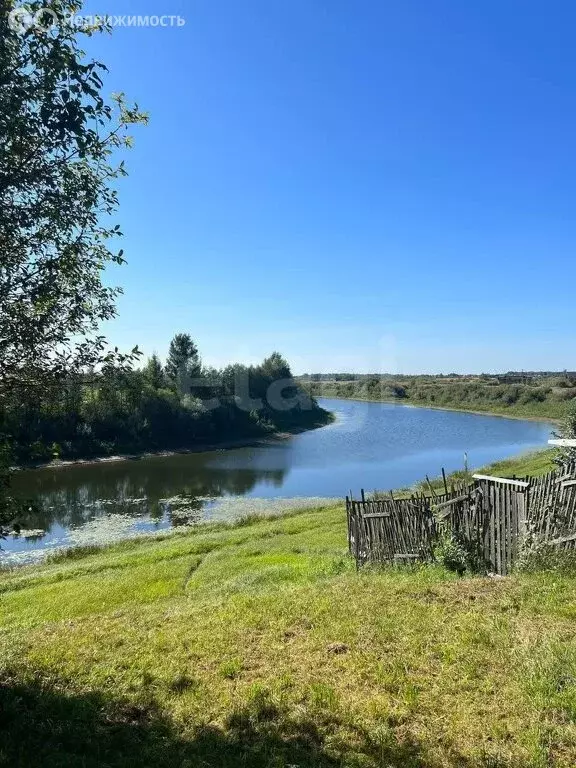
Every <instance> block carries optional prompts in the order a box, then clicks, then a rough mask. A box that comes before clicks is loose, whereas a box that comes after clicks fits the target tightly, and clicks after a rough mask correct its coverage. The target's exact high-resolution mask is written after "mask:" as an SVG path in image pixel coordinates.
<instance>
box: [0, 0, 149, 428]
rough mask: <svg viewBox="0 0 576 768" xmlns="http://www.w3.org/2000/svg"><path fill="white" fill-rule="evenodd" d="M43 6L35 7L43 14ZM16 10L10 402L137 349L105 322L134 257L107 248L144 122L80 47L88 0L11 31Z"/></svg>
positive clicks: (6, 214)
mask: <svg viewBox="0 0 576 768" xmlns="http://www.w3.org/2000/svg"><path fill="white" fill-rule="evenodd" d="M45 5H46V3H44V2H38V1H37V0H34V1H33V2H31V3H29V4H28V6H27V8H28V10H29V11H30V13H31V14H32V15H34V14H37V13H40V16H37V17H36V18H39V19H41V18H42V7H43V6H45ZM12 6H13V4H12V2H10V1H9V0H0V407H4V404H5V403H6V402H7V401H8V400H10V399H12V400H14V399H16V400H17V399H18V397H20V396H21V394H22V393H23V392H25V393H31V392H32V393H33V392H35V391H36V392H38V391H42V390H45V389H46V387H47V386H50V385H54V384H57V383H58V382H60V381H62V380H63V377H64V376H66V377H69V376H70V375H71V374H74V373H78V372H80V371H82V370H84V369H85V368H86V367H88V366H96V365H104V367H106V366H108V367H110V366H115V365H117V364H119V365H121V366H130V364H131V362H132V361H133V360H134V359H135V357H136V356H137V354H138V351H137V348H135V349H134V350H132V353H130V354H128V355H122V354H120V353H119V352H118V350H114V352H109V351H108V349H107V345H106V341H105V339H104V337H103V336H101V335H99V334H98V328H99V325H100V323H101V322H102V321H104V320H108V319H110V318H111V317H113V316H114V315H115V313H116V309H115V299H116V297H117V295H118V294H119V293H120V289H118V288H112V287H109V286H107V285H106V284H105V283H104V282H103V279H102V274H103V271H104V269H105V268H106V266H107V265H109V264H122V263H124V257H123V252H122V251H121V250H120V251H113V250H111V249H110V247H109V243H110V239H111V238H113V237H115V236H117V235H120V234H121V232H120V226H119V225H118V224H112V223H111V222H109V219H108V217H109V216H110V215H112V214H113V213H114V212H115V211H116V208H117V203H118V199H117V192H116V189H115V186H114V184H115V182H116V180H117V179H118V178H120V177H122V176H124V175H126V171H125V168H124V163H123V162H122V161H120V162H119V161H118V160H117V153H118V152H119V150H121V149H122V148H124V147H129V146H130V145H131V138H130V136H129V135H128V130H129V127H130V126H131V125H134V124H136V123H145V122H146V116H145V115H144V114H143V113H142V112H140V111H139V109H138V107H137V106H129V105H128V104H127V103H126V100H125V98H124V96H123V95H122V94H119V95H117V96H116V97H114V99H113V101H112V103H110V104H109V103H107V102H106V101H105V100H104V99H103V97H102V95H101V91H102V88H103V82H102V79H101V75H102V73H103V72H105V71H106V67H105V66H104V65H103V64H102V63H100V62H97V61H93V60H89V59H87V58H86V57H85V54H84V53H83V51H82V50H81V49H80V47H79V44H78V39H79V37H80V36H81V35H82V34H88V35H91V34H93V33H94V32H96V31H98V30H97V29H96V28H91V29H87V28H85V29H78V28H77V27H75V26H73V25H71V24H68V23H65V22H64V18H65V16H66V15H69V14H72V13H75V12H77V11H78V10H79V4H78V2H75V1H74V0H53V2H51V3H50V11H49V13H50V17H51V20H52V19H53V18H55V17H58V18H59V19H62V23H59V24H55V25H54V26H51V27H50V29H49V30H46V29H42V28H39V27H38V26H34V25H32V26H31V27H30V28H29V29H27V30H25V29H17V28H12V27H13V24H12V23H11V17H10V16H9V12H10V10H11V9H12ZM44 13H48V12H47V11H44ZM53 14H54V15H55V16H54V15H53ZM5 437H6V438H7V439H9V436H5Z"/></svg>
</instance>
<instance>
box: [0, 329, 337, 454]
mask: <svg viewBox="0 0 576 768" xmlns="http://www.w3.org/2000/svg"><path fill="white" fill-rule="evenodd" d="M330 419H331V415H330V414H329V413H328V412H327V411H325V410H323V409H322V408H320V407H319V406H318V404H317V403H316V401H315V399H314V398H313V397H311V396H310V395H309V394H308V393H306V392H305V391H304V390H303V389H302V388H301V387H300V386H299V385H298V384H297V383H296V382H295V381H294V379H293V378H292V373H291V371H290V366H289V365H288V363H287V362H286V360H285V359H284V358H283V357H282V356H281V355H280V354H278V353H274V354H272V355H270V357H268V358H266V359H265V360H264V361H263V362H262V363H261V364H260V365H256V366H244V365H229V366H227V367H226V368H224V369H222V370H215V369H210V368H206V367H205V366H203V365H202V362H201V360H200V357H199V355H198V350H197V348H196V345H195V344H194V342H193V341H192V339H191V338H190V336H189V335H188V334H177V335H176V336H175V337H174V339H173V340H172V343H171V345H170V352H169V355H168V359H167V360H166V363H165V364H164V365H163V364H162V363H161V361H160V360H159V359H158V357H157V356H156V355H153V356H152V357H151V358H150V359H149V360H148V361H147V363H146V365H144V366H143V367H142V368H140V369H131V370H109V371H106V372H91V373H86V374H85V375H84V376H82V377H76V378H74V379H70V380H66V381H62V382H61V383H60V384H59V385H58V386H57V387H51V388H50V389H49V390H47V391H45V393H44V394H43V396H42V397H41V398H38V397H37V396H36V397H35V398H34V399H32V398H29V399H27V400H22V399H20V400H19V401H13V402H9V403H7V405H6V407H5V408H4V409H3V411H2V413H1V414H0V433H2V434H4V435H10V438H11V443H12V445H11V448H12V451H13V455H14V457H15V459H16V460H17V461H18V462H34V461H43V460H49V459H53V458H63V459H65V458H76V457H90V456H106V455H113V454H116V453H137V452H142V451H155V450H167V449H178V448H190V447H194V446H195V445H201V444H216V443H219V442H225V441H229V440H235V439H242V438H250V437H252V436H258V435H263V434H266V433H272V432H276V431H281V430H286V431H289V430H293V429H307V428H311V427H314V426H319V425H321V424H325V423H327V422H328V421H330Z"/></svg>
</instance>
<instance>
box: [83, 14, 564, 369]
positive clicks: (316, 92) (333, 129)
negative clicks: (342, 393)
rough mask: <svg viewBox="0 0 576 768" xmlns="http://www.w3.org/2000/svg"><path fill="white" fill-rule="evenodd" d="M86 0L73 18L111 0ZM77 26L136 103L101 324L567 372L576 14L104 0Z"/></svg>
mask: <svg viewBox="0 0 576 768" xmlns="http://www.w3.org/2000/svg"><path fill="white" fill-rule="evenodd" d="M109 10H110V9H108V8H105V7H101V6H100V5H98V3H97V2H96V0H91V1H90V3H88V4H87V5H86V8H85V12H90V11H92V12H99V13H105V12H107V11H109ZM113 11H114V13H115V14H122V13H139V14H147V13H149V14H161V13H166V14H180V15H182V16H183V17H185V19H186V24H185V25H184V26H183V27H174V28H165V29H161V28H149V29H143V28H123V27H118V28H116V30H115V31H114V34H113V35H112V36H111V37H108V36H98V37H96V38H94V39H92V40H91V41H89V50H90V53H91V54H93V55H95V56H96V57H97V58H100V59H101V60H102V61H104V62H105V63H106V64H107V65H108V67H109V68H110V70H111V72H110V76H109V77H108V79H107V82H106V88H107V90H110V91H111V90H123V91H125V92H126V93H127V95H128V96H129V97H130V98H131V99H135V100H136V101H138V103H139V105H140V106H141V107H143V108H144V109H146V110H147V111H148V112H149V113H150V118H151V121H150V125H149V127H148V128H145V129H138V130H137V131H136V144H135V148H134V150H133V151H132V152H130V153H129V154H128V156H127V158H126V161H127V166H128V169H129V172H130V177H129V178H128V179H127V180H125V181H123V182H122V185H121V208H120V211H119V214H118V221H119V222H120V223H121V225H122V229H123V231H124V233H125V238H124V242H123V243H122V247H124V249H125V252H126V256H127V258H128V262H129V263H128V265H127V266H125V267H123V268H122V269H121V270H118V271H114V272H113V273H110V279H111V280H113V281H114V282H117V283H119V284H121V285H122V286H123V287H124V290H125V295H124V297H123V298H122V299H121V301H120V303H119V311H120V315H119V317H118V319H116V320H115V321H114V322H112V323H110V324H109V325H108V326H107V327H106V332H107V334H108V336H109V338H110V340H111V341H112V342H113V343H115V344H118V345H119V346H121V347H127V346H130V345H133V344H135V343H138V344H139V345H140V346H141V348H142V349H143V350H144V351H145V352H146V353H151V352H152V351H153V350H156V351H158V352H159V353H160V354H161V355H164V354H165V352H166V349H167V346H168V342H169V340H170V337H171V336H172V335H173V333H175V332H177V331H188V332H190V333H191V334H192V336H193V337H194V338H195V339H196V340H197V342H198V344H199V346H200V350H201V353H202V355H203V357H204V359H205V360H206V362H207V363H209V364H213V365H222V364H225V363H226V362H228V361H230V360H241V361H246V362H253V361H257V360H259V359H261V358H262V357H263V356H264V355H265V354H267V353H269V352H270V351H272V350H274V349H278V350H279V351H281V352H282V353H283V354H285V355H286V356H287V357H288V359H289V360H290V361H291V363H292V365H293V369H294V370H295V371H297V372H304V371H310V372H311V371H332V370H355V371H358V372H360V371H378V370H386V371H391V372H406V373H414V372H423V371H432V372H436V371H443V372H449V371H462V372H464V371H492V370H502V369H522V368H524V369H541V368H542V369H564V368H569V369H572V370H573V369H575V368H576V333H575V325H576V311H575V308H574V298H573V297H574V288H575V285H576V263H575V258H574V251H575V245H576V217H575V215H574V214H575V203H576V154H575V146H576V102H575V94H576V89H575V86H576V50H575V47H574V30H575V29H576V6H574V5H573V3H570V2H553V3H549V4H543V3H542V2H538V3H536V2H531V1H530V0H529V1H528V2H526V1H523V2H512V1H509V0H499V1H498V2H496V1H494V0H488V1H487V2H486V1H483V2H482V3H468V2H461V1H456V0H453V1H450V2H448V1H442V0H438V1H432V2H431V1H430V0H428V1H425V0H421V1H420V2H417V1H415V0H404V1H403V2H376V0H361V1H360V2H351V1H350V0H349V1H348V2H343V1H342V0H291V1H290V2H285V1H284V0H282V1H281V0H247V1H246V2H238V1H237V0H229V1H227V2H224V1H223V0H189V2H182V0H170V2H169V1H168V0H164V1H163V2H162V3H160V2H159V0H140V1H139V2H138V3H135V2H132V3H130V2H125V1H122V0H116V2H115V3H114V8H113Z"/></svg>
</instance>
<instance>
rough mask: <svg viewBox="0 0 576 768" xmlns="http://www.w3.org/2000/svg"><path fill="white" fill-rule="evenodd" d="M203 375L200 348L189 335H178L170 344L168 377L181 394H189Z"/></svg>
mask: <svg viewBox="0 0 576 768" xmlns="http://www.w3.org/2000/svg"><path fill="white" fill-rule="evenodd" d="M201 373H202V363H201V360H200V356H199V354H198V348H197V346H196V344H194V342H193V341H192V337H191V336H190V335H189V334H188V333H177V334H176V335H175V336H174V338H173V339H172V341H171V342H170V348H169V350H168V358H167V360H166V376H167V377H168V379H169V380H170V381H171V383H172V385H173V386H174V387H175V388H176V389H177V390H178V391H179V392H180V393H181V394H189V393H190V391H191V387H192V388H193V384H194V381H193V380H195V379H198V378H199V377H200V375H201Z"/></svg>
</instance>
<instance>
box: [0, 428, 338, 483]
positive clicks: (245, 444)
mask: <svg viewBox="0 0 576 768" xmlns="http://www.w3.org/2000/svg"><path fill="white" fill-rule="evenodd" d="M334 419H335V416H334V414H332V413H329V414H328V417H327V418H326V420H325V421H323V422H318V423H316V424H312V425H310V426H307V427H294V428H292V429H284V430H283V431H281V432H270V433H268V434H263V435H258V436H252V437H245V438H236V439H234V440H221V441H219V442H216V443H202V444H199V445H194V446H191V447H190V448H181V449H174V450H166V451H144V452H142V453H124V454H117V455H114V456H88V457H86V458H78V459H52V460H51V461H41V462H29V463H26V464H21V465H18V466H14V467H11V471H12V472H21V471H25V470H27V469H60V468H65V467H73V466H83V465H90V464H109V463H114V462H118V461H138V460H141V459H151V458H154V457H162V456H178V455H186V454H192V453H208V452H210V451H230V450H233V449H234V448H250V447H253V446H259V445H270V444H272V443H274V442H277V441H280V440H287V439H289V438H290V437H293V436H294V435H300V434H302V433H303V432H309V431H310V430H313V429H320V428H321V427H325V426H327V425H328V424H332V423H333V422H334Z"/></svg>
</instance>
